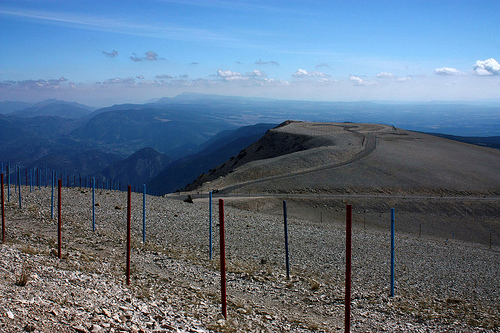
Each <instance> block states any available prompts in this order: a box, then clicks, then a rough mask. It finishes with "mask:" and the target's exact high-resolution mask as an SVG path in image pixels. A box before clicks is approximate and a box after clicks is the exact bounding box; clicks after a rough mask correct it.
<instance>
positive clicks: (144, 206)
mask: <svg viewBox="0 0 500 333" xmlns="http://www.w3.org/2000/svg"><path fill="white" fill-rule="evenodd" d="M142 242H143V243H144V244H145V243H146V184H142Z"/></svg>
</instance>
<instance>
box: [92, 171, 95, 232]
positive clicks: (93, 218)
mask: <svg viewBox="0 0 500 333" xmlns="http://www.w3.org/2000/svg"><path fill="white" fill-rule="evenodd" d="M92 231H95V177H92Z"/></svg>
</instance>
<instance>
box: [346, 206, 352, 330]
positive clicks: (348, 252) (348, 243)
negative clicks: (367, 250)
mask: <svg viewBox="0 0 500 333" xmlns="http://www.w3.org/2000/svg"><path fill="white" fill-rule="evenodd" d="M351 231H352V205H346V238H345V332H347V333H349V332H350V331H351V247H352V246H351V245H352V240H351Z"/></svg>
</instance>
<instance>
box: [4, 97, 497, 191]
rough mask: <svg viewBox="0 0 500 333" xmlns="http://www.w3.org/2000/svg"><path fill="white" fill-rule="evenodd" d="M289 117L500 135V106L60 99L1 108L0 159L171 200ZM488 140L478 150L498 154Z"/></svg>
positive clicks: (237, 99)
mask: <svg viewBox="0 0 500 333" xmlns="http://www.w3.org/2000/svg"><path fill="white" fill-rule="evenodd" d="M288 119H292V120H306V121H319V122H326V121H336V122H346V121H350V122H360V123H381V124H389V125H394V126H397V127H399V128H404V129H409V130H415V131H423V132H438V133H443V134H446V135H454V136H463V137H469V136H474V137H490V136H500V107H499V106H496V107H495V106H487V105H470V104H452V103H448V104H446V103H420V104H410V103H405V104H395V103H391V104H380V103H369V102H353V103H333V102H311V101H279V100H272V99H264V98H245V97H233V96H214V95H204V94H193V93H185V94H181V95H178V96H176V97H173V98H161V99H158V100H157V101H155V102H151V103H146V104H121V105H113V106H110V107H106V108H100V109H95V108H92V107H89V106H86V105H83V104H78V103H73V102H66V101H60V100H46V101H43V102H40V103H36V104H30V103H23V102H0V140H1V142H2V144H1V145H0V161H1V162H4V163H7V162H10V163H11V164H18V165H21V166H22V167H35V166H36V167H41V168H49V169H55V170H61V171H65V172H68V173H73V174H81V175H82V176H83V175H87V176H93V175H96V176H98V177H105V178H109V177H112V178H113V177H116V178H119V179H121V182H122V183H126V182H130V183H133V184H142V183H147V184H148V187H150V188H151V189H154V190H155V191H156V193H166V192H171V191H175V190H178V189H180V188H182V187H184V186H186V185H187V184H189V183H191V182H193V180H194V179H196V178H197V177H198V176H199V175H200V174H202V173H207V172H210V170H211V169H213V168H214V167H215V166H216V165H218V164H220V163H223V161H225V160H227V159H230V158H231V157H233V156H235V158H236V157H237V155H238V154H239V152H240V151H241V150H243V149H244V148H246V147H247V146H249V145H250V144H252V143H254V142H255V141H257V140H259V138H260V137H261V136H262V135H263V134H264V133H265V132H266V131H267V130H268V129H270V128H272V127H274V126H275V124H279V123H282V122H283V121H286V120H288ZM491 140H493V141H494V140H495V139H481V138H478V139H477V140H475V141H476V142H474V143H476V144H481V145H490V146H492V147H494V146H495V143H491V142H490V143H488V142H489V141H491ZM145 148H148V149H146V150H144V149H145ZM143 150H144V151H143ZM136 152H137V155H134V154H135V153H136ZM160 169H161V170H160ZM117 180H118V179H117Z"/></svg>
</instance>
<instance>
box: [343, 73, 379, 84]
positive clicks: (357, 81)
mask: <svg viewBox="0 0 500 333" xmlns="http://www.w3.org/2000/svg"><path fill="white" fill-rule="evenodd" d="M349 80H350V81H351V82H352V83H353V84H354V85H355V86H371V85H374V84H376V82H374V81H366V80H363V79H362V78H360V77H359V76H356V75H351V76H350V77H349Z"/></svg>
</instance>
